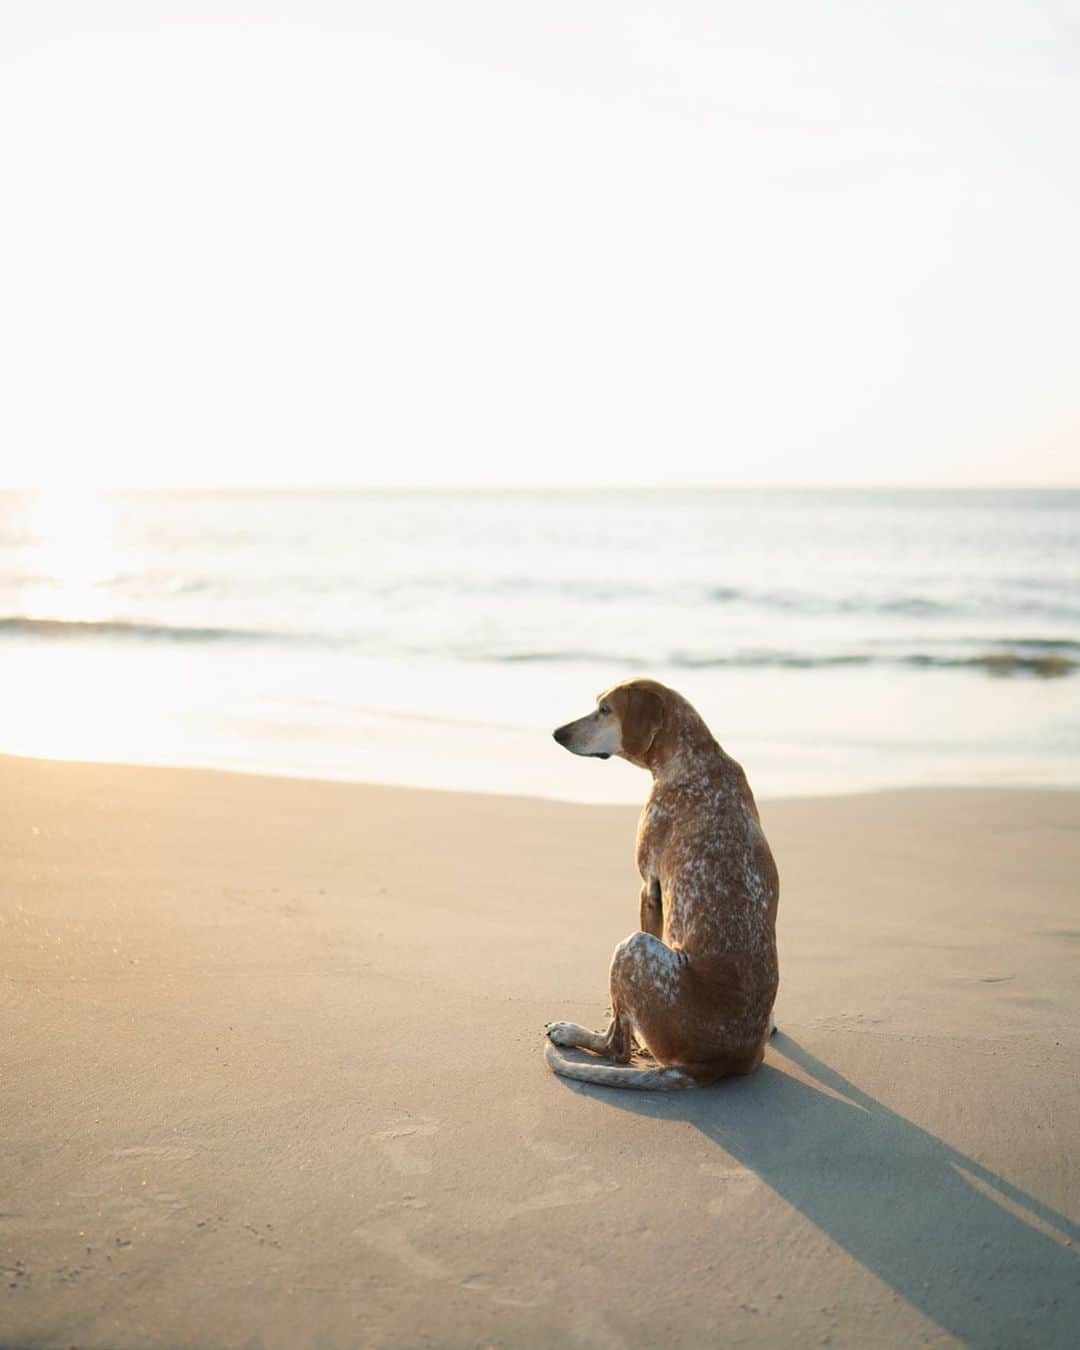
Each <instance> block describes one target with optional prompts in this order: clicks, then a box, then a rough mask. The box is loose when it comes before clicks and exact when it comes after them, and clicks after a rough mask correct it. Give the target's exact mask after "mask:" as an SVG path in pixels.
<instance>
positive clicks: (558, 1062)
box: [544, 1041, 695, 1092]
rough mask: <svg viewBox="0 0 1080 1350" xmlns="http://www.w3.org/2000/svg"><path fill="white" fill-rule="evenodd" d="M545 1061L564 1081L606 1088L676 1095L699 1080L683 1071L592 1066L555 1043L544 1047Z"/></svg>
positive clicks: (622, 1065)
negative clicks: (565, 1052) (571, 1055)
mask: <svg viewBox="0 0 1080 1350" xmlns="http://www.w3.org/2000/svg"><path fill="white" fill-rule="evenodd" d="M544 1058H545V1059H546V1060H547V1062H548V1064H550V1065H551V1067H552V1068H553V1069H554V1070H555V1072H556V1073H560V1074H562V1076H563V1077H564V1078H576V1079H577V1080H578V1082H579V1083H600V1084H601V1085H602V1086H603V1087H617V1088H637V1089H638V1090H639V1091H645V1092H673V1091H675V1090H676V1089H677V1088H688V1087H694V1085H695V1081H694V1079H693V1078H691V1076H690V1075H689V1074H688V1073H684V1072H683V1071H682V1069H634V1068H631V1067H630V1065H628V1064H603V1063H596V1064H589V1063H582V1062H581V1061H580V1060H576V1059H567V1058H566V1056H565V1055H562V1054H560V1053H559V1050H558V1047H557V1046H555V1045H553V1044H552V1043H551V1041H548V1043H547V1044H546V1045H545V1046H544Z"/></svg>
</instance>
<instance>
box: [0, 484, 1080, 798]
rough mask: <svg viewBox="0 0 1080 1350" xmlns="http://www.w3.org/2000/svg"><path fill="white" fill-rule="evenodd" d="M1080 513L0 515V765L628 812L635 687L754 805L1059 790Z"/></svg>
mask: <svg viewBox="0 0 1080 1350" xmlns="http://www.w3.org/2000/svg"><path fill="white" fill-rule="evenodd" d="M1078 669H1080V492H1078V491H907V490H905V491H886V490H880V491H878V490H875V491H811V490H790V491H778V490H760V491H758V490H753V491H751V490H732V491H725V490H713V489H707V488H702V489H679V490H672V489H635V490H615V489H595V490H565V491H555V490H544V491H480V490H477V491H435V490H431V491H385V490H379V491H364V490H340V491H324V490H310V491H307V490H297V491H285V490H281V491H241V490H236V491H228V492H217V491H205V492H203V491H198V492H196V491H191V492H155V493H149V492H147V493H97V494H95V493H88V492H81V493H63V492H45V493H37V494H32V493H14V492H8V493H3V494H0V670H2V671H3V678H2V684H0V692H2V694H3V697H2V699H0V751H2V752H8V753H15V754H22V755H40V756H48V757H56V758H71V759H91V760H118V761H128V762H136V763H162V764H190V765H209V766H216V767H221V768H228V769H240V770H246V771H254V772H272V773H280V774H287V775H298V776H312V777H326V778H345V779H356V780H365V781H374V782H386V783H401V784H409V785H416V786H424V787H438V788H451V789H467V790H474V791H484V792H512V793H526V794H539V795H543V796H550V797H560V798H566V799H571V800H583V801H639V800H641V799H642V797H643V796H644V793H645V790H646V786H647V784H646V781H645V779H644V776H643V775H642V774H641V772H640V771H638V770H635V769H633V768H631V767H630V766H629V765H626V764H623V763H621V762H619V761H615V760H612V761H608V762H602V761H599V760H584V759H575V758H572V757H571V756H569V755H567V754H566V752H565V751H563V750H561V749H559V747H557V746H556V745H555V744H554V742H553V741H552V740H551V737H550V732H551V729H552V728H553V727H554V726H556V725H557V724H559V723H561V722H564V721H567V720H569V719H570V718H573V717H576V716H580V715H581V714H582V713H584V712H586V711H588V710H589V709H590V708H591V707H592V706H593V702H594V700H595V697H596V695H597V694H598V693H599V691H600V690H601V689H603V688H605V687H606V686H608V685H610V684H613V683H615V682H616V681H618V680H621V679H624V678H627V677H630V676H633V675H644V674H647V675H651V676H654V677H655V678H658V679H660V680H663V681H664V682H665V683H668V684H671V685H673V686H674V687H676V688H677V689H679V690H680V691H682V692H684V693H685V694H686V695H687V696H688V697H689V698H690V699H691V700H692V701H693V702H694V703H695V704H696V705H697V707H698V708H699V710H700V711H701V712H702V714H703V715H704V716H705V718H706V720H707V721H708V723H709V725H710V726H711V728H712V729H713V731H714V733H715V735H716V736H717V738H718V739H719V741H720V742H721V744H722V745H724V746H725V748H726V749H727V750H728V751H729V752H730V753H731V754H733V755H735V757H736V758H737V759H739V760H740V761H741V762H742V764H743V765H744V767H745V768H746V770H747V773H748V775H749V777H750V781H751V784H752V785H753V786H754V788H755V790H756V791H757V793H758V795H760V796H781V795H801V794H807V793H822V792H844V791H857V790H863V789H868V788H878V787H895V786H918V785H925V784H961V783H963V784H984V785H999V786H1007V785H1016V784H1057V785H1076V784H1078V783H1080V678H1078Z"/></svg>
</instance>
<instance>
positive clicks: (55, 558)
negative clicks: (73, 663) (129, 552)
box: [20, 489, 117, 623]
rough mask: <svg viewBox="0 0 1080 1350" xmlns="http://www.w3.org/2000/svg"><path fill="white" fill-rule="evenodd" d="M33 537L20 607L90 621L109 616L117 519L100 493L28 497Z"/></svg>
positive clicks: (31, 613)
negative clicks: (109, 585)
mask: <svg viewBox="0 0 1080 1350" xmlns="http://www.w3.org/2000/svg"><path fill="white" fill-rule="evenodd" d="M24 528H25V530H26V533H27V535H28V536H29V539H30V541H31V544H30V551H29V553H28V567H27V582H26V585H25V586H24V588H23V591H22V595H21V605H20V608H21V611H22V613H23V614H24V615H25V616H26V617H27V618H30V619H52V620H56V621H58V622H65V623H91V622H95V621H100V620H101V619H104V618H107V617H109V595H108V590H107V587H108V584H109V582H110V581H111V580H112V578H113V577H114V576H115V573H116V560H117V547H116V539H115V518H114V514H113V510H112V507H111V504H110V502H109V499H108V497H107V496H106V495H105V494H104V493H101V492H92V491H82V492H76V491H61V490H53V489H46V490H43V491H40V492H37V493H35V494H33V495H32V496H30V497H28V498H27V504H26V520H25V526H24Z"/></svg>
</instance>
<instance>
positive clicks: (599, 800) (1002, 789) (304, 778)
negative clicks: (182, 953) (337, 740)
mask: <svg viewBox="0 0 1080 1350" xmlns="http://www.w3.org/2000/svg"><path fill="white" fill-rule="evenodd" d="M563 753H564V754H565V751H564V752H563ZM7 762H10V763H14V764H55V765H69V766H72V767H80V768H86V769H129V770H135V771H138V770H151V771H154V772H161V773H206V774H221V775H223V776H226V777H236V778H245V779H256V780H258V779H266V780H268V781H271V782H277V783H322V784H325V785H327V786H333V787H339V788H345V787H355V788H362V789H365V790H369V791H371V790H375V791H381V790H386V791H389V792H402V793H408V792H416V793H431V794H435V795H438V796H462V797H482V798H483V797H488V798H493V799H498V800H501V799H503V798H508V799H510V800H513V801H520V802H536V803H538V804H542V805H552V806H571V807H578V806H584V807H601V808H615V809H622V810H627V809H633V807H634V806H635V802H634V800H633V799H631V798H630V797H629V795H624V796H621V797H620V796H612V797H611V798H603V797H599V796H590V797H571V796H549V795H545V794H544V793H542V792H535V791H534V792H529V791H520V792H517V791H506V792H502V791H495V790H492V789H488V788H482V787H469V786H443V787H439V786H433V785H431V784H428V783H414V782H405V781H402V782H394V781H392V780H384V779H374V778H372V779H369V778H351V777H344V776H341V777H336V776H333V775H327V774H325V773H322V774H320V773H318V772H316V771H314V770H313V771H312V772H310V773H307V772H302V771H299V770H296V771H287V770H285V769H270V768H266V769H263V768H245V767H242V766H231V765H222V764H213V763H180V762H174V761H171V760H170V761H161V762H157V761H153V760H126V759H100V758H86V759H81V758H64V757H61V756H56V755H36V754H21V753H18V752H13V751H8V750H2V749H0V766H3V765H4V764H5V763H7ZM627 767H630V766H627ZM744 768H745V766H744ZM633 772H634V773H635V775H636V779H635V781H640V783H641V796H640V800H639V801H638V802H637V803H636V804H637V805H638V806H641V805H644V802H645V799H646V798H647V796H648V794H649V782H650V780H649V777H648V774H646V773H645V772H643V771H642V770H640V769H635V770H634V771H633ZM747 778H748V780H749V778H750V775H749V774H747ZM750 788H751V790H752V791H753V792H754V800H755V801H756V802H758V803H759V805H760V804H761V803H795V802H824V801H838V802H842V801H846V800H848V799H851V798H858V797H880V796H887V795H890V794H893V793H896V794H916V793H963V792H972V793H984V792H985V793H1010V792H1017V793H1027V792H1033V793H1038V792H1052V793H1064V794H1069V793H1075V794H1076V795H1077V796H1078V797H1080V777H1078V778H1077V779H1076V780H1075V781H1074V780H1071V779H1070V780H1063V781H1060V782H1055V781H1050V780H1043V781H1019V782H1003V783H996V784H994V783H985V782H978V781H963V780H957V781H956V782H944V781H943V782H940V783H937V782H935V783H925V782H923V783H919V782H894V783H887V784H870V785H866V786H853V787H851V788H848V789H836V788H834V787H824V786H823V787H821V788H820V789H818V790H806V791H803V792H778V793H768V794H766V793H759V792H757V791H756V790H754V784H753V781H750Z"/></svg>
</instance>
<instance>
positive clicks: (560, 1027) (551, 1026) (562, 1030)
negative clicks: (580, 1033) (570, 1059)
mask: <svg viewBox="0 0 1080 1350" xmlns="http://www.w3.org/2000/svg"><path fill="white" fill-rule="evenodd" d="M544 1030H545V1031H546V1032H547V1038H548V1040H549V1041H551V1042H553V1044H555V1045H576V1044H577V1040H576V1032H577V1027H576V1025H575V1024H574V1023H573V1022H549V1023H548V1024H547V1026H546V1027H545V1028H544Z"/></svg>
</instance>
